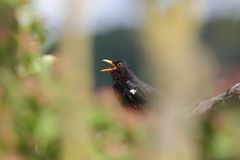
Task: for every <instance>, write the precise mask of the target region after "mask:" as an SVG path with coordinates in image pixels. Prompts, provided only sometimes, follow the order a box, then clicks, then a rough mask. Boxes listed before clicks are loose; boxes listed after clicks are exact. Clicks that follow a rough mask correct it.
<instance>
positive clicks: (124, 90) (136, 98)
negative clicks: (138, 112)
mask: <svg viewBox="0 0 240 160" xmlns="http://www.w3.org/2000/svg"><path fill="white" fill-rule="evenodd" d="M113 88H114V90H115V92H116V93H117V96H118V97H119V98H120V100H121V102H122V103H123V104H124V105H130V106H134V107H140V106H141V105H143V104H144V103H145V102H144V99H143V97H142V95H141V90H140V88H138V87H137V86H136V85H133V83H127V82H121V83H119V82H114V83H113Z"/></svg>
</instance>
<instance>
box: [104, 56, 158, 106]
mask: <svg viewBox="0 0 240 160" xmlns="http://www.w3.org/2000/svg"><path fill="white" fill-rule="evenodd" d="M103 61H105V62H107V63H110V64H111V65H112V67H111V68H108V69H105V70H102V71H107V72H110V73H111V77H112V83H113V89H114V91H115V92H116V93H117V95H118V97H119V98H120V101H121V103H122V104H123V106H127V107H133V108H136V109H143V108H145V106H149V105H150V103H151V101H152V100H153V98H154V97H155V96H156V94H157V91H156V90H155V89H154V88H153V87H151V86H150V85H148V84H146V83H144V82H143V81H142V80H140V79H139V78H138V77H137V76H136V75H135V74H134V72H133V71H132V69H131V68H130V66H129V65H128V64H127V63H126V62H123V61H110V60H103Z"/></svg>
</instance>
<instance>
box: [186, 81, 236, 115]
mask: <svg viewBox="0 0 240 160" xmlns="http://www.w3.org/2000/svg"><path fill="white" fill-rule="evenodd" d="M234 98H238V99H240V83H237V84H235V85H233V86H232V87H230V88H229V89H228V90H227V91H226V92H224V93H222V94H220V95H217V96H215V97H212V98H209V99H206V100H204V101H201V102H199V103H197V104H196V105H195V106H194V107H193V108H192V109H191V111H190V116H194V115H198V114H202V113H205V112H207V111H209V110H211V109H214V108H216V107H217V106H220V105H221V104H223V103H226V102H228V101H230V100H233V99H234Z"/></svg>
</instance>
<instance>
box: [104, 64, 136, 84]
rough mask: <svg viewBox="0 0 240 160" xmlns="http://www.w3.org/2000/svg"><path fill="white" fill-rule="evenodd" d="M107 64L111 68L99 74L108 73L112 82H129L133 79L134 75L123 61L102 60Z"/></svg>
mask: <svg viewBox="0 0 240 160" xmlns="http://www.w3.org/2000/svg"><path fill="white" fill-rule="evenodd" d="M102 61H104V62H106V63H108V64H111V67H109V68H106V69H102V70H101V72H110V73H111V76H112V78H113V80H122V81H125V80H129V79H132V78H133V77H134V73H133V71H132V69H131V68H130V66H129V65H128V64H127V63H126V62H123V61H111V60H108V59H104V60H102Z"/></svg>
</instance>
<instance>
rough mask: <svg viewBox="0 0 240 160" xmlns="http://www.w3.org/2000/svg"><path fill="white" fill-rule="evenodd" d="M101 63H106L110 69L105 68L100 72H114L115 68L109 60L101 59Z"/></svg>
mask: <svg viewBox="0 0 240 160" xmlns="http://www.w3.org/2000/svg"><path fill="white" fill-rule="evenodd" d="M102 61H103V62H106V63H108V64H111V65H112V67H110V68H106V69H102V70H101V72H112V71H114V70H116V69H117V66H116V65H115V64H114V63H113V62H112V61H111V60H108V59H103V60H102Z"/></svg>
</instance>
